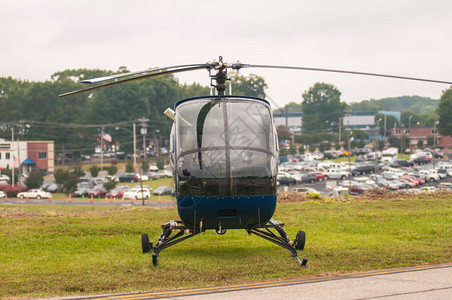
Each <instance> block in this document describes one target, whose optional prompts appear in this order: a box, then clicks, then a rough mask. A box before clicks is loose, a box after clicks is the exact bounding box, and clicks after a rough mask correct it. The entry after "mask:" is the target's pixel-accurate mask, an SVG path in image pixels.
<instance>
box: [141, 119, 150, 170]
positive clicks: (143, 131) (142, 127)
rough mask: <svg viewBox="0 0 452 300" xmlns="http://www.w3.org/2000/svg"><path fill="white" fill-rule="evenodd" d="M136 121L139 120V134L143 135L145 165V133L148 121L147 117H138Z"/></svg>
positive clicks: (145, 160)
mask: <svg viewBox="0 0 452 300" xmlns="http://www.w3.org/2000/svg"><path fill="white" fill-rule="evenodd" d="M138 121H140V122H141V124H140V126H141V131H140V133H141V135H142V136H143V154H144V164H145V166H147V155H146V134H147V133H148V130H147V126H148V125H147V122H149V119H146V118H141V119H138Z"/></svg>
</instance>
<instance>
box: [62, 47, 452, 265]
mask: <svg viewBox="0 0 452 300" xmlns="http://www.w3.org/2000/svg"><path fill="white" fill-rule="evenodd" d="M242 68H274V69H292V70H305V71H320V72H336V73H346V74H354V75H367V76H379V77H389V78H395V79H406V80H418V81H427V82H434V83H443V84H444V83H445V84H451V82H446V81H438V80H430V79H421V78H413V77H403V76H394V75H384V74H376V73H365V72H355V71H344V70H334V69H318V68H306V67H292V66H273V65H252V64H242V63H240V62H236V63H224V62H223V58H222V57H221V56H220V57H219V60H218V61H213V62H208V63H204V64H191V65H179V66H173V67H166V68H158V69H147V70H143V71H138V72H130V73H125V74H124V73H122V74H118V75H111V76H105V77H100V78H94V79H88V80H83V81H81V83H89V84H95V83H102V84H101V85H96V86H93V87H88V88H84V89H80V90H76V91H72V92H68V93H65V94H61V95H60V96H62V97H64V96H70V95H74V94H78V93H82V92H89V91H93V90H95V89H98V88H103V87H108V86H111V85H116V84H121V83H125V82H129V81H132V80H140V79H144V78H149V77H155V76H161V75H165V74H172V73H179V72H187V71H194V70H200V69H206V70H207V71H208V72H209V77H210V79H211V87H212V88H214V89H215V90H216V93H215V94H213V93H211V95H207V96H199V97H193V98H187V99H182V100H179V101H177V102H176V103H175V105H174V108H173V109H171V108H168V109H167V110H166V111H165V112H164V114H165V115H167V116H168V117H170V118H171V119H172V120H173V125H172V129H171V134H170V147H169V148H170V149H169V153H170V158H171V159H170V161H171V165H172V168H173V175H174V180H175V187H176V189H175V193H176V199H177V211H178V215H179V217H180V220H171V221H169V222H167V223H164V224H162V225H161V227H162V234H161V235H160V236H159V238H158V241H157V242H156V243H155V244H153V243H151V242H150V238H149V235H148V234H142V236H141V247H142V252H143V253H149V252H152V263H153V264H154V265H157V263H158V256H159V254H160V252H161V251H162V250H164V249H166V248H168V247H171V246H173V245H176V244H178V243H180V242H183V241H185V240H187V239H189V238H192V237H194V236H196V235H198V234H200V233H203V232H205V231H206V230H214V231H215V232H216V233H217V234H219V235H223V234H225V233H226V232H227V230H234V229H241V230H245V231H246V232H247V233H248V234H250V235H255V236H258V237H260V238H263V239H265V240H267V241H269V242H271V243H274V244H276V245H278V246H280V247H283V248H285V249H287V250H288V251H289V252H290V254H291V255H292V257H293V258H294V260H295V261H296V263H297V264H298V265H301V266H305V265H307V262H308V259H307V258H306V257H304V258H303V259H300V258H299V257H298V253H297V250H303V249H304V247H305V244H306V233H305V232H304V231H303V230H300V231H298V232H297V234H296V237H295V238H294V239H293V240H291V239H290V238H289V237H288V235H287V233H286V232H285V230H284V228H283V227H284V223H281V222H279V221H276V220H274V219H273V214H274V212H275V209H276V204H277V181H276V177H277V173H278V154H279V148H278V147H279V146H278V136H277V132H276V127H275V124H274V121H273V115H272V110H271V106H270V103H269V102H268V101H267V100H265V99H261V98H256V97H250V96H236V95H225V91H226V89H227V86H226V82H227V81H229V78H228V69H232V70H237V71H238V70H240V69H242ZM212 73H214V74H212ZM105 81H108V82H107V83H103V82H105ZM229 82H230V81H229Z"/></svg>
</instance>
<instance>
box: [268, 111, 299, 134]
mask: <svg viewBox="0 0 452 300" xmlns="http://www.w3.org/2000/svg"><path fill="white" fill-rule="evenodd" d="M302 117H303V113H301V112H294V113H287V114H286V113H274V114H273V119H274V120H275V126H276V127H278V126H281V125H283V126H285V127H286V128H287V129H289V130H290V131H291V132H293V134H295V135H299V134H301V122H302Z"/></svg>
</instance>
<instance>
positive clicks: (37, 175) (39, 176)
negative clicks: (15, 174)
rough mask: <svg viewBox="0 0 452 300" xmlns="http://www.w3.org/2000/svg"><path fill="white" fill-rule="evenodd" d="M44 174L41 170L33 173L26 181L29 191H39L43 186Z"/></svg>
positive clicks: (35, 170)
mask: <svg viewBox="0 0 452 300" xmlns="http://www.w3.org/2000/svg"><path fill="white" fill-rule="evenodd" d="M43 179H44V174H43V172H42V171H41V170H39V169H34V170H33V171H31V173H30V175H28V177H27V178H26V179H25V185H26V186H27V188H29V189H37V188H39V187H40V186H41V185H42V182H43Z"/></svg>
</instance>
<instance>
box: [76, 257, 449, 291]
mask: <svg viewBox="0 0 452 300" xmlns="http://www.w3.org/2000/svg"><path fill="white" fill-rule="evenodd" d="M93 298H95V299H128V300H131V299H172V300H174V299H180V300H194V299H196V300H199V299H201V300H218V299H234V300H235V299H239V300H241V299H243V300H250V299H259V300H267V299H268V300H270V299H272V300H274V299H284V300H286V299H335V300H341V299H397V300H405V299H407V300H408V299H410V300H412V299H416V300H417V299H428V300H431V299H447V300H449V299H452V263H448V264H442V265H432V266H419V267H410V268H401V269H390V270H380V271H374V272H364V273H355V274H347V275H341V276H333V277H323V278H319V277H315V278H307V279H306V278H305V279H299V280H290V281H278V282H265V283H255V284H243V285H235V286H224V287H214V288H199V289H186V290H171V291H166V292H158V293H140V294H129V295H109V296H103V297H93ZM85 299H87V298H85Z"/></svg>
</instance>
